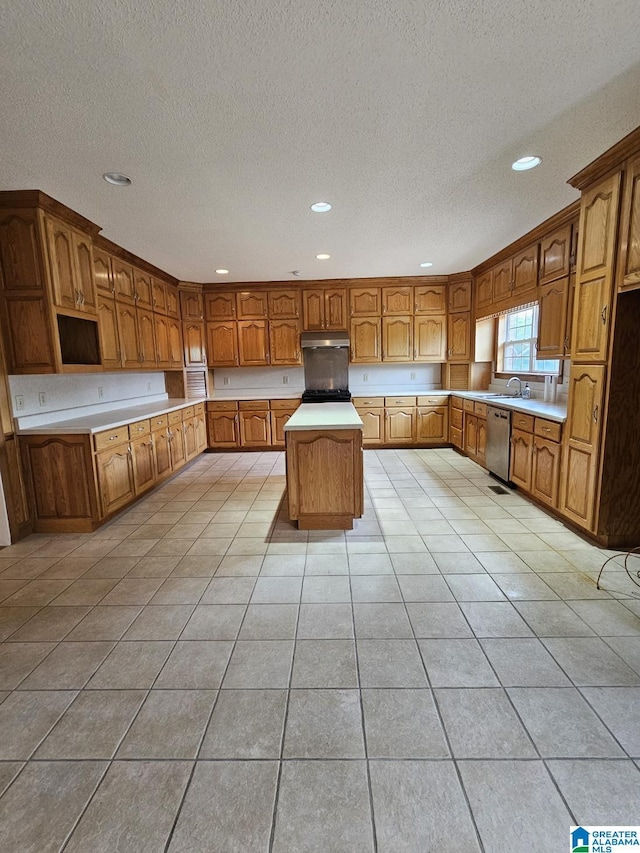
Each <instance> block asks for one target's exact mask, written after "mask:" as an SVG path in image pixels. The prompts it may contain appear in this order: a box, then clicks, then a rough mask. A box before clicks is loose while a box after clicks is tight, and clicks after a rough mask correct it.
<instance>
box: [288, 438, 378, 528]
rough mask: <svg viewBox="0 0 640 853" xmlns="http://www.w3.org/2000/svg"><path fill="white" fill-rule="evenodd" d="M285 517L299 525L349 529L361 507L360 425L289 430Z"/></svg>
mask: <svg viewBox="0 0 640 853" xmlns="http://www.w3.org/2000/svg"><path fill="white" fill-rule="evenodd" d="M286 442H287V453H286V460H287V493H288V498H289V518H290V520H291V521H297V522H298V527H299V529H300V530H351V529H352V527H353V519H354V518H360V517H361V516H362V513H363V511H364V488H363V467H362V430H360V429H341V430H326V429H325V430H322V429H321V430H291V431H289V432H287V433H286Z"/></svg>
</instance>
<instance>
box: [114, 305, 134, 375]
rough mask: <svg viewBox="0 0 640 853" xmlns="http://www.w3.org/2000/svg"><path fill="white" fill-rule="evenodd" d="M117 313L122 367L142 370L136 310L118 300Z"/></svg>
mask: <svg viewBox="0 0 640 853" xmlns="http://www.w3.org/2000/svg"><path fill="white" fill-rule="evenodd" d="M116 313H117V320H118V332H119V340H120V361H121V364H122V367H125V368H134V367H136V368H138V369H139V368H140V346H139V338H138V320H137V317H136V309H135V308H134V307H133V306H132V305H128V304H127V303H126V302H118V301H117V300H116Z"/></svg>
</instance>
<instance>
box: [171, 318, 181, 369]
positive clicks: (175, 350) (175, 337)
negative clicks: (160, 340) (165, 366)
mask: <svg viewBox="0 0 640 853" xmlns="http://www.w3.org/2000/svg"><path fill="white" fill-rule="evenodd" d="M167 319H168V324H167V325H168V327H169V361H170V362H171V367H172V368H174V369H175V368H179V367H184V347H183V344H182V326H181V325H180V320H176V319H175V317H168V318H167Z"/></svg>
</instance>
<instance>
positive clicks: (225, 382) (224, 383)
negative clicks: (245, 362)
mask: <svg viewBox="0 0 640 853" xmlns="http://www.w3.org/2000/svg"><path fill="white" fill-rule="evenodd" d="M222 384H223V385H231V382H230V380H229V377H228V376H223V377H222Z"/></svg>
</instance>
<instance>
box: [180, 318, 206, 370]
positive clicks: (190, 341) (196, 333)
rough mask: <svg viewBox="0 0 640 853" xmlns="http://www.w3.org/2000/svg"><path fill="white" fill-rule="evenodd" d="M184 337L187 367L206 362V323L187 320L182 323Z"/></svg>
mask: <svg viewBox="0 0 640 853" xmlns="http://www.w3.org/2000/svg"><path fill="white" fill-rule="evenodd" d="M182 334H183V339H184V364H185V367H194V366H196V365H201V364H206V363H207V358H206V350H205V342H204V323H194V322H186V323H183V324H182Z"/></svg>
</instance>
